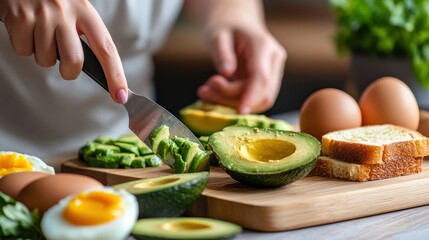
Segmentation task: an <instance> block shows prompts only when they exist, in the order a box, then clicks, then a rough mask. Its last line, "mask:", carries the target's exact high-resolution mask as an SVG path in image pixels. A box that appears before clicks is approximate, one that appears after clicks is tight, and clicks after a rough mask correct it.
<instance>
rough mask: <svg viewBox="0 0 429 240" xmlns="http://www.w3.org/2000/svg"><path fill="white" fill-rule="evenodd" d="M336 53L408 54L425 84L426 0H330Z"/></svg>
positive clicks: (428, 45) (428, 84)
mask: <svg viewBox="0 0 429 240" xmlns="http://www.w3.org/2000/svg"><path fill="white" fill-rule="evenodd" d="M330 4H331V6H332V7H333V8H334V11H335V15H336V22H337V25H338V31H337V35H336V44H337V48H338V50H339V52H340V53H345V52H352V53H355V54H364V55H372V56H378V57H402V58H403V57H408V58H409V59H410V61H411V64H412V67H413V71H414V75H415V79H416V81H417V82H418V83H419V84H420V85H421V86H422V87H424V88H429V1H428V0H330Z"/></svg>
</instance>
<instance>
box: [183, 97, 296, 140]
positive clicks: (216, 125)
mask: <svg viewBox="0 0 429 240" xmlns="http://www.w3.org/2000/svg"><path fill="white" fill-rule="evenodd" d="M179 114H180V118H181V120H182V121H183V123H184V124H185V125H186V126H187V127H188V128H189V129H190V130H191V131H192V132H193V133H194V134H196V135H198V136H209V135H211V134H213V133H215V132H218V131H221V130H222V129H223V128H224V127H227V126H231V125H243V126H249V127H259V128H274V129H282V130H291V129H293V126H292V125H290V124H289V123H288V122H286V121H283V120H279V119H271V118H269V117H267V116H265V115H262V114H239V113H238V112H237V110H235V109H233V108H230V107H227V106H223V105H218V104H210V103H207V102H203V101H196V102H194V103H193V104H191V105H189V106H186V107H185V108H183V109H181V110H180V112H179Z"/></svg>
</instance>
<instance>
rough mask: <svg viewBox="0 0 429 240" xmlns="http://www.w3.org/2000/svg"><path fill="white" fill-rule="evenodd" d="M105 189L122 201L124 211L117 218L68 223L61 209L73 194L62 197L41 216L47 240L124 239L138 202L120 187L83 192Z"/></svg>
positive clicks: (136, 211)
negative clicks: (78, 223) (90, 222)
mask: <svg viewBox="0 0 429 240" xmlns="http://www.w3.org/2000/svg"><path fill="white" fill-rule="evenodd" d="M91 191H106V192H111V193H117V194H118V195H119V196H121V198H122V200H123V201H124V205H125V207H124V212H123V214H122V215H121V216H119V217H118V218H116V219H114V220H112V221H110V222H107V223H104V224H98V225H93V226H76V225H73V224H70V223H69V222H68V221H67V220H66V219H64V218H63V211H64V209H65V207H66V206H67V204H68V203H69V202H70V200H71V199H72V198H73V196H74V195H73V196H68V197H66V198H64V199H62V200H61V201H60V202H59V203H58V204H56V205H55V206H53V207H51V208H50V209H49V210H48V211H47V212H46V213H45V214H44V215H43V218H42V223H41V227H42V232H43V234H44V235H45V237H46V239H48V240H60V239H61V240H75V239H80V240H90V239H104V240H120V239H126V238H127V237H128V236H129V234H130V232H131V229H132V227H133V226H134V224H135V222H136V220H137V217H138V204H137V199H136V197H135V196H134V195H132V194H130V193H128V192H127V191H125V190H123V189H120V190H114V189H112V188H110V187H104V188H101V189H100V188H95V189H91V190H87V191H84V192H91Z"/></svg>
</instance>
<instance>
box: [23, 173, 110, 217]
mask: <svg viewBox="0 0 429 240" xmlns="http://www.w3.org/2000/svg"><path fill="white" fill-rule="evenodd" d="M102 186H103V185H102V184H101V183H100V182H99V181H97V180H95V179H93V178H90V177H87V176H83V175H78V174H70V173H58V174H56V175H53V176H48V177H44V178H40V179H37V180H35V181H33V182H31V183H30V184H28V185H27V186H25V187H24V188H23V189H22V190H21V192H20V193H19V195H18V197H17V199H16V200H17V201H19V202H21V203H23V204H24V205H25V206H27V208H28V209H30V210H34V209H36V208H37V209H38V210H39V212H40V214H42V215H43V214H44V213H45V212H46V211H47V210H48V209H49V208H50V207H52V206H53V205H55V204H57V203H58V202H59V201H60V200H61V199H63V198H65V197H67V196H69V195H72V194H76V193H79V192H81V191H84V190H87V189H90V188H95V187H102Z"/></svg>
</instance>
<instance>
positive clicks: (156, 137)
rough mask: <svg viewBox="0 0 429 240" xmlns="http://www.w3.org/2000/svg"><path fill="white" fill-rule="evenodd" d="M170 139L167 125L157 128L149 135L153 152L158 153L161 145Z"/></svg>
mask: <svg viewBox="0 0 429 240" xmlns="http://www.w3.org/2000/svg"><path fill="white" fill-rule="evenodd" d="M169 137H170V129H169V127H168V126H166V125H161V126H159V127H157V128H155V129H154V130H153V131H152V132H151V133H150V135H149V140H150V144H151V145H152V151H153V152H155V153H157V152H158V145H159V143H160V142H161V141H162V140H163V139H166V138H169Z"/></svg>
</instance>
